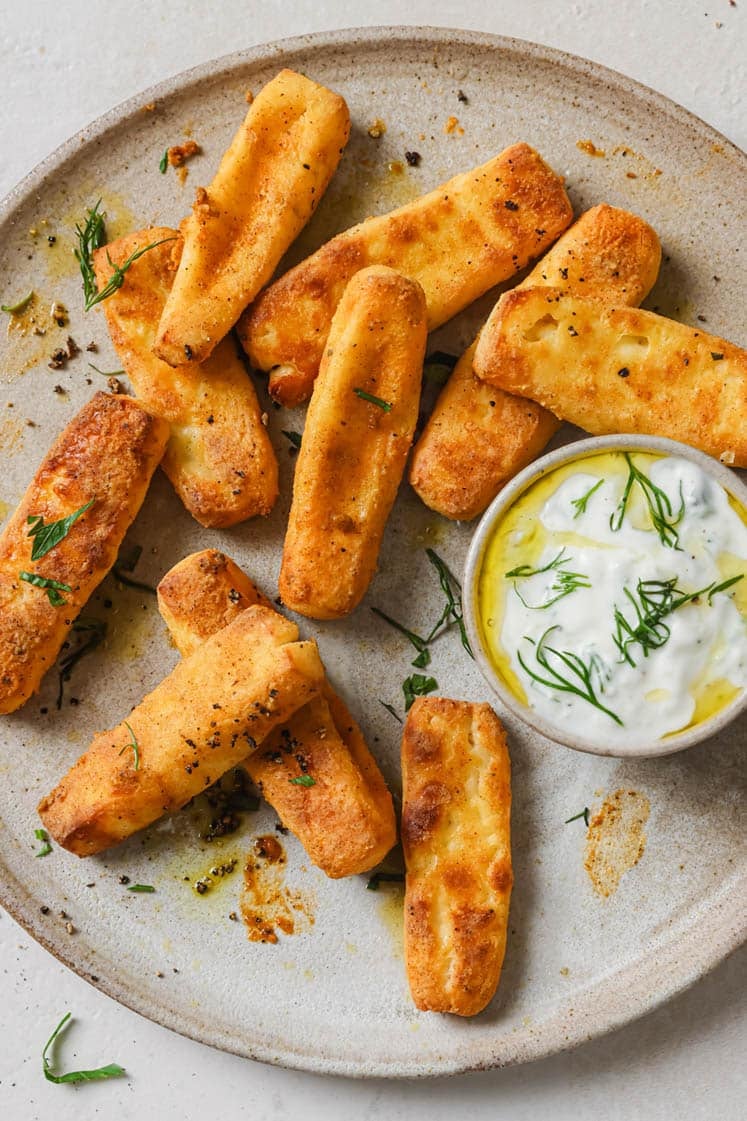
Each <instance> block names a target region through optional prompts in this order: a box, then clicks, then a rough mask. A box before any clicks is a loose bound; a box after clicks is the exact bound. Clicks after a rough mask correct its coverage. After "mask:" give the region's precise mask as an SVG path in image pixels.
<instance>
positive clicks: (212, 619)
mask: <svg viewBox="0 0 747 1121" xmlns="http://www.w3.org/2000/svg"><path fill="white" fill-rule="evenodd" d="M157 592H158V610H159V611H160V612H161V617H162V618H163V621H164V622H165V624H166V626H167V627H168V628H169V632H170V634H171V637H172V639H173V640H174V645H175V646H176V648H177V650H178V651H179V653H180V654H181V655H182V657H183V658H187V657H189V655H190V654H193V653H194V651H195V650H196V649H197V647H198V646H201V645H202V643H203V642H204V641H205V639H207V638H210V636H211V635H213V634H216V632H217V631H219V630H221V629H222V628H223V627H227V626H228V624H229V623H231V622H232V621H233V620H234V619H235V618H236V617H237V616H238V615H240V614H241V612H242V611H246V609H247V607H253V606H254V605H255V604H259V605H260V606H262V607H268V608H270V610H274V608H273V606H272V604H271V603H270V601H269V599H268V598H267V596H265V595H263V594H262V592H260V590H259V588H257V586H256V585H255V584H253V583H252V581H251V580H250V579H249V577H248V576H247V575H246V573H245V572H243V571H242V570H241V569H240V568H239V566H238V565H237V564H235V563H234V561H232V560H231V558H230V557H227V556H226V554H225V553H221V552H219V551H218V549H204V550H203V551H202V552H201V553H190V555H189V556H187V557H184V559H183V560H180V561H179V563H178V564H175V565H174V567H173V568H170V569H169V571H168V572H167V573H166V575H165V576H164V577H163V578H162V579H161V582H160V584H159V585H158V589H157Z"/></svg>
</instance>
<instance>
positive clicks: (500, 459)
mask: <svg viewBox="0 0 747 1121" xmlns="http://www.w3.org/2000/svg"><path fill="white" fill-rule="evenodd" d="M476 348H477V339H475V341H474V342H473V343H472V345H471V346H469V347H468V348H467V350H465V352H464V354H463V355H462V357H461V358H460V359H459V361H458V362H457V364H456V366H455V368H454V370H453V371H452V374H451V377H450V378H449V380H448V382H447V383H446V385H445V386H444V388H443V389H442V391H441V393H440V394H439V398H438V400H437V402H436V405H435V408H434V410H433V412H432V413H431V415H430V417H429V419H428V423H427V424H426V426H425V428H424V429H423V432H422V434H421V436H420V439H419V440H418V442H417V443H416V445H415V447H414V448H413V453H412V458H411V459H410V467H409V472H408V478H409V482H410V485H411V486H412V488H413V490H414V491H415V492H416V493H417V494H418V495H419V497H420V498H421V499H422V500H423V502H424V503H425V504H426V506H429V507H430V508H431V510H436V511H437V512H438V513H439V514H443V516H444V517H446V518H453V519H454V520H455V521H465V522H466V521H470V520H471V519H472V518H476V517H477V516H478V515H479V514H481V513H482V512H483V510H485V509H486V507H487V506H489V505H490V503H491V502H492V501H493V499H494V498H495V496H496V494H497V493H498V491H499V490H500V489H501V487H502V486H503V485H504V483H506V482H508V480H509V479H511V478H513V476H514V475H515V474H516V473H517V472H518V471H520V470H521V469H522V467H526V465H527V464H528V463H531V462H532V460H533V459H535V458H536V456H538V455H539V454H540V452H541V451H542V449H543V448H544V447H545V446H546V445H547V442H548V441H549V440H550V439H551V437H552V436H553V435H554V434H555V432H557V430H558V428H559V427H560V421H559V420H558V419H557V417H554V416H553V415H552V413H550V412H548V411H547V409H543V408H542V406H541V405H537V404H535V402H534V401H527V400H526V398H523V397H514V396H513V395H512V394H510V393H504V392H503V390H501V389H497V388H496V387H495V386H493V385H488V384H487V382H484V381H480V379H479V378H477V377H475V375H474V373H473V371H472V363H473V361H474V356H475V350H476Z"/></svg>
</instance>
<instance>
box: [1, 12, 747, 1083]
mask: <svg viewBox="0 0 747 1121" xmlns="http://www.w3.org/2000/svg"><path fill="white" fill-rule="evenodd" d="M407 41H412V42H414V43H417V44H418V45H419V46H420V47H422V46H423V45H427V44H429V43H433V45H434V46H438V45H441V44H448V45H453V44H454V43H455V42H459V43H460V44H464V45H470V44H471V45H478V46H480V47H482V48H485V47H488V48H493V49H495V50H496V51H498V52H503V53H505V52H510V53H512V54H516V55H519V56H520V57H521V58H523V59H525V60H528V61H530V62H537V61H539V62H542V63H547V62H552V63H555V64H557V65H558V66H559V67H561V68H565V69H566V70H571V71H573V72H575V73H576V74H578V75H579V76H580V77H581V78H584V79H587V80H588V79H591V80H593V81H595V82H599V81H602V82H604V83H606V84H608V85H611V86H615V87H617V88H618V89H621V90H622V91H623V92H624V93H626V94H627V95H628V96H632V97H634V98H636V99H637V100H639V101H641V100H642V101H643V102H645V103H647V104H648V105H649V106H650V107H651V108H652V109H653V110H654V111H655V112H657V113H661V112H663V113H665V114H666V115H667V116H668V117H669V118H673V119H674V121H675V122H676V123H677V124H679V125H680V126H681V127H682V126H685V127H687V128H688V129H690V130H692V131H694V132H696V133H697V134H699V135H700V136H701V137H702V138H703V139H704V140H707V141H710V142H711V143H714V144H719V145H721V146H722V154H725V155H728V156H730V158H731V159H733V160H736V161H737V162H738V163H741V164H743V165H744V168H745V169H747V153H745V152H744V151H742V149H740V148H739V147H738V146H737V145H736V144H735V143H734V142H733V141H731V140H730V139H729V138H728V137H726V136H724V135H723V134H721V133H720V132H719V131H718V130H717V129H716V128H714V127H713V126H712V125H710V124H708V123H707V122H706V121H704V120H702V119H701V118H700V117H698V116H697V115H696V114H695V113H693V112H691V111H690V110H689V109H686V108H684V107H683V106H681V105H679V104H677V102H675V101H673V100H672V99H671V98H669V97H667V96H666V95H664V94H661V93H659V92H657V91H656V90H653V89H652V88H651V87H649V86H647V85H645V84H644V83H642V82H639V81H638V80H637V79H634V78H630V77H628V76H627V75H625V74H622V73H620V72H619V71H616V70H613V69H611V68H609V67H607V66H605V65H603V64H602V63H598V62H595V61H593V60H591V59H587V58H584V57H583V56H581V55H576V54H572V53H570V52H567V51H563V50H560V49H558V48H555V47H550V46H545V45H543V44H540V43H535V42H532V41H530V40H525V39H519V38H514V37H509V36H502V35H495V34H492V33H489V32H483V31H475V30H468V29H461V28H450V27H438V26H422V25H419V26H408V25H391V26H388V25H381V26H374V27H364V28H357V27H349V28H341V29H337V30H335V31H319V32H313V33H309V34H305V35H296V36H292V37H289V38H284V39H276V40H272V41H270V42H268V43H260V44H256V45H255V46H253V47H248V48H243V49H240V50H237V51H233V52H229V53H227V54H224V55H220V56H218V57H217V58H214V59H209V60H207V61H205V62H202V63H199V64H197V65H196V66H193V67H189V68H188V69H186V70H181V71H178V72H177V73H175V74H172V75H169V76H168V77H167V78H164V79H162V80H161V81H159V82H157V83H155V84H154V85H152V86H149V87H147V88H146V89H144V90H142V91H140V92H138V93H135V94H133V95H131V96H130V97H128V98H126V99H125V100H123V101H121V102H119V103H118V104H117V105H115V106H113V107H112V108H111V109H108V110H107V111H106V112H105V113H103V114H101V115H100V116H98V117H96V118H95V119H94V120H93V121H91V122H89V123H88V124H87V125H85V126H84V127H83V128H81V129H79V130H78V131H77V132H76V133H74V134H73V135H72V136H70V137H69V138H68V139H66V140H65V141H63V142H62V143H61V144H60V145H58V146H57V147H56V148H55V149H54V150H53V151H52V152H51V153H50V154H49V155H48V156H46V157H45V158H44V159H43V160H42V161H41V162H40V163H38V164H37V165H36V166H35V167H34V168H32V169H31V170H30V171H29V172H28V173H27V174H26V175H25V176H23V177H22V178H21V179H20V180H19V181H18V183H16V184H15V186H13V187H12V188H11V190H10V191H9V192H8V193H7V194H6V195H5V197H4V198H3V199H2V200H1V201H0V224H4V223H5V222H7V221H8V220H11V219H12V217H13V214H14V212H15V211H16V209H18V208H19V207H20V206H22V205H23V204H24V203H25V202H26V201H27V200H28V199H29V197H30V196H31V195H32V194H33V192H34V191H36V190H37V189H38V188H39V187H40V186H41V185H42V183H43V182H44V180H45V179H46V178H47V177H48V176H49V175H50V173H52V172H53V171H55V170H56V169H58V168H59V167H60V166H61V165H63V164H64V163H65V162H66V161H67V160H68V159H69V158H70V157H71V156H73V155H74V154H75V153H76V152H77V151H79V150H80V148H81V147H82V146H83V145H84V144H86V145H88V144H91V143H95V142H97V141H101V140H102V139H103V138H104V137H105V136H106V134H107V133H108V132H109V131H110V130H111V129H114V128H117V127H119V126H120V125H122V123H123V122H124V121H125V120H126V119H128V118H130V117H134V115H135V114H136V113H137V112H140V111H141V110H142V108H143V106H144V105H146V104H148V103H149V102H151V101H158V100H159V99H161V98H165V97H170V96H173V95H175V94H178V93H180V92H183V91H184V90H186V89H188V88H189V87H191V86H194V85H195V84H196V83H197V82H199V81H200V80H202V79H212V78H215V77H216V76H217V75H218V74H220V73H224V74H230V73H231V72H235V71H238V70H240V69H242V68H243V67H249V66H252V65H256V64H258V63H265V62H266V63H270V62H272V60H273V57H275V58H277V60H278V64H279V65H282V64H283V63H284V60H286V59H288V57H289V56H294V55H298V54H299V53H302V52H303V53H307V54H309V55H311V56H313V55H316V54H319V53H326V52H329V51H330V50H334V49H335V48H344V47H350V46H351V45H352V43H353V42H356V43H357V44H359V45H360V46H361V48H362V49H366V50H371V49H373V48H376V49H379V48H381V47H382V46H389V45H390V44H391V43H392V42H398V43H400V44H401V43H403V42H407ZM285 64H288V63H285ZM309 65H310V66H312V65H313V58H311V59H310V61H309ZM694 750H697V748H695V749H694ZM2 867H3V871H4V872H5V878H4V883H3V887H2V891H0V896H1V897H0V905H2V906H3V908H4V909H5V910H6V912H7V913H8V914H9V915H10V916H11V918H13V919H14V920H15V921H16V922H17V923H18V924H19V925H20V926H21V927H22V928H23V929H24V930H26V932H27V933H28V934H29V935H30V936H31V937H32V938H33V939H34V940H35V941H36V942H37V943H39V944H40V945H41V946H42V947H43V948H44V949H45V950H47V951H48V952H49V953H50V954H52V955H53V956H54V957H55V958H56V959H57V960H58V961H59V962H61V963H62V964H63V965H65V966H66V967H67V968H69V969H70V970H72V972H74V973H76V974H77V975H78V976H79V977H81V978H82V979H83V980H84V981H86V982H87V983H88V984H90V985H92V987H93V988H96V989H98V991H100V992H103V993H105V994H106V995H107V996H109V997H111V998H112V999H113V1000H116V1001H117V1002H118V1003H119V1004H122V1005H124V1006H125V1007H126V1008H129V1009H130V1010H131V1011H134V1012H137V1013H139V1014H140V1015H142V1016H145V1017H146V1018H147V1019H150V1020H152V1021H153V1022H155V1023H158V1024H160V1025H161V1026H163V1027H166V1028H168V1029H170V1030H171V1031H175V1032H177V1033H178V1034H180V1035H183V1036H186V1037H187V1038H190V1039H194V1040H195V1041H197V1042H200V1043H204V1044H207V1045H208V1046H212V1047H215V1048H217V1049H219V1050H223V1051H228V1052H231V1053H233V1054H237V1055H240V1056H242V1057H244V1058H250V1059H254V1060H258V1061H262V1062H266V1063H271V1064H273V1065H277V1066H285V1067H290V1068H292V1069H297V1070H303V1071H308V1072H311V1073H317V1074H333V1075H339V1076H344V1077H355V1078H381V1077H386V1078H427V1077H434V1076H445V1075H451V1074H457V1073H466V1072H468V1071H475V1070H486V1069H490V1068H495V1067H501V1066H508V1065H514V1064H518V1063H522V1062H530V1061H534V1060H537V1059H540V1058H545V1057H549V1056H550V1055H553V1054H557V1053H558V1052H561V1051H565V1050H569V1049H570V1048H572V1047H576V1046H579V1045H580V1044H582V1043H585V1042H587V1041H589V1040H592V1039H595V1038H598V1037H600V1036H602V1035H605V1034H607V1033H608V1032H611V1031H614V1030H616V1029H617V1028H619V1027H622V1026H623V1025H624V1024H627V1023H630V1022H631V1021H633V1020H635V1019H638V1018H639V1017H641V1016H643V1015H645V1014H647V1013H648V1012H651V1011H653V1010H654V1009H655V1008H657V1007H659V1006H660V1005H661V1004H663V1003H665V1002H666V1001H667V1000H669V999H671V998H672V997H673V996H675V995H677V994H678V993H680V992H683V991H685V990H686V989H687V988H689V987H690V986H691V985H693V984H694V983H695V982H696V981H697V980H699V979H700V978H701V977H703V976H704V975H705V974H706V973H708V972H709V971H710V970H712V969H713V968H715V967H716V966H717V965H718V964H720V962H721V961H723V960H724V959H725V958H726V957H728V956H729V954H731V953H732V952H733V951H734V950H736V949H737V948H738V947H739V946H740V945H741V944H742V943H743V942H744V941H745V940H747V903H745V904H741V903H740V898H744V897H745V894H747V893H745V892H744V891H742V892H738V891H734V890H733V889H732V890H731V891H728V890H727V886H725V885H724V884H722V885H721V890H720V892H718V893H717V895H716V896H715V897H712V899H711V902H710V905H709V907H708V910H707V912H706V913H705V914H702V915H701V921H700V923H699V924H698V926H697V929H696V928H695V926H693V927H691V929H690V930H689V931H684V932H682V931H678V930H677V927H678V926H679V925H680V924H679V922H678V921H677V920H673V922H672V924H671V925H672V931H671V934H670V936H669V937H668V939H667V940H666V941H665V942H664V943H663V945H662V946H661V947H660V948H659V953H658V954H657V956H656V960H655V962H650V961H649V962H647V961H645V960H644V961H643V962H641V961H640V960H639V961H636V962H635V963H634V964H633V965H627V966H625V967H623V968H622V969H621V970H619V971H618V972H617V973H616V976H617V978H618V984H619V986H620V991H621V992H623V991H624V992H625V996H626V998H627V999H626V1000H625V1001H624V1002H620V1001H618V1002H617V1004H616V1005H615V1007H612V1006H611V1005H610V1002H609V1001H607V1006H606V1009H605V1019H604V1022H602V1023H598V1022H596V1023H595V1022H594V1019H593V1017H594V1011H595V1005H596V1002H597V995H598V991H599V990H600V988H602V987H603V986H605V985H606V984H607V983H608V982H607V981H606V980H605V979H604V978H603V979H601V980H599V981H597V982H596V983H595V984H594V985H592V986H590V987H589V988H587V989H584V990H582V991H581V993H580V995H579V996H578V998H577V999H576V1000H575V1004H574V1008H573V1010H572V1012H573V1015H572V1017H571V1019H570V1021H569V1018H568V1014H567V1010H565V1009H564V1008H561V1009H560V1010H559V1011H557V1012H555V1013H553V1014H552V1015H551V1016H549V1017H547V1018H546V1019H545V1020H544V1021H543V1024H542V1030H541V1031H539V1032H538V1031H536V1030H535V1029H534V1028H533V1027H532V1026H531V1024H529V1025H526V1026H524V1027H523V1028H522V1029H521V1030H520V1031H516V1032H515V1033H514V1034H513V1036H512V1038H511V1040H510V1042H509V1043H508V1045H507V1044H506V1041H505V1040H503V1041H501V1042H500V1043H498V1044H496V1043H492V1044H491V1043H490V1042H489V1041H488V1042H485V1043H483V1044H481V1049H482V1053H481V1057H480V1058H479V1059H478V1060H477V1061H473V1062H465V1061H464V1060H463V1058H460V1057H453V1058H451V1059H449V1058H445V1057H444V1056H439V1057H438V1060H437V1063H438V1065H437V1066H434V1065H431V1066H428V1065H422V1064H421V1065H419V1064H417V1062H416V1060H414V1059H413V1060H409V1061H407V1062H404V1063H402V1062H392V1061H382V1060H377V1061H375V1062H373V1063H371V1064H365V1065H362V1064H361V1063H360V1062H358V1061H355V1060H351V1059H340V1058H334V1057H332V1058H329V1057H327V1056H324V1055H321V1054H310V1053H308V1052H306V1051H303V1050H299V1049H296V1050H294V1049H293V1047H292V1046H288V1045H287V1044H284V1045H283V1049H282V1052H280V1049H279V1048H273V1047H272V1046H271V1045H270V1044H267V1043H263V1042H259V1043H256V1044H254V1045H250V1046H246V1044H245V1041H244V1042H243V1043H238V1042H236V1041H234V1040H233V1039H232V1038H228V1037H226V1034H225V1033H221V1032H214V1033H213V1034H212V1037H211V1032H210V1028H209V1026H207V1025H200V1024H199V1023H198V1022H194V1023H185V1022H184V1020H183V1018H181V1017H180V1016H179V1013H178V1012H176V1011H173V1012H172V1010H171V1009H170V1008H167V1007H164V1005H163V1004H159V1003H158V1002H157V1001H156V1000H155V999H154V998H152V997H150V995H149V994H148V993H147V992H146V991H145V990H142V991H140V992H137V991H136V990H134V989H133V987H132V985H129V986H128V985H127V984H123V983H122V981H121V979H120V978H119V977H118V976H117V975H116V974H110V975H109V976H107V977H106V978H105V979H104V980H97V981H96V982H94V981H92V980H91V975H90V973H89V974H87V973H86V972H85V966H86V964H87V962H86V954H85V953H83V954H80V952H79V953H78V955H77V958H76V957H75V956H74V955H73V954H72V953H71V952H69V951H68V947H70V950H72V946H71V944H70V940H69V939H68V940H67V941H65V940H63V938H62V937H61V936H60V937H59V941H56V940H55V939H54V938H53V937H50V935H49V934H48V932H47V931H45V930H43V929H42V925H41V923H40V922H39V920H38V916H36V902H37V901H36V900H34V899H33V897H32V894H31V892H30V890H29V889H28V888H26V886H25V885H24V884H22V883H21V882H19V881H18V879H17V878H16V877H15V876H14V875H13V874H12V873H11V872H10V870H9V869H7V868H6V867H5V866H4V864H3V865H2ZM739 882H740V883H742V884H743V886H747V876H746V875H744V874H742V875H741V877H740V879H739ZM66 951H68V952H66ZM631 973H632V974H634V975H633V976H628V975H630V974H631ZM662 977H665V978H666V982H665V983H664V984H662ZM626 980H627V981H629V984H628V985H627V987H626ZM654 981H655V982H656V983H655V986H654V989H653V991H651V990H649V989H648V987H647V986H648V983H649V982H650V983H652V985H653V982H654Z"/></svg>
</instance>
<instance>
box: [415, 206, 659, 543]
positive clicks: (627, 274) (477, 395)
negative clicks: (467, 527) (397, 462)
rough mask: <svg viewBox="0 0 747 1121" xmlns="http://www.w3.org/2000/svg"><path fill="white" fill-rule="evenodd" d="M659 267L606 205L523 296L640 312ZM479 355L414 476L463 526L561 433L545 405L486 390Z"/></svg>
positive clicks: (646, 231)
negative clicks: (547, 290) (546, 289)
mask: <svg viewBox="0 0 747 1121" xmlns="http://www.w3.org/2000/svg"><path fill="white" fill-rule="evenodd" d="M660 260H661V246H660V245H659V239H658V237H657V236H656V234H655V232H654V231H653V230H652V229H651V227H650V226H649V225H648V224H647V223H646V222H644V221H643V219H642V218H638V217H637V216H636V215H635V214H630V213H628V211H626V210H619V209H617V208H616V207H614V206H608V205H607V204H606V203H602V204H601V205H600V206H595V207H593V208H592V209H591V210H587V211H586V212H585V213H584V214H582V215H581V217H580V218H579V219H578V221H577V222H574V224H573V225H572V226H571V227H570V229H569V230H566V232H565V233H564V234H563V235H562V237H561V238H560V239H559V240H558V241H557V242H556V243H555V245H554V246H553V247H552V249H550V250H549V251H548V253H547V254H546V255H545V256H544V257H543V258H542V260H541V261H539V262H538V263H537V264H536V265H535V266H534V268H533V269H532V271H531V272H530V273H529V275H528V276H527V277H526V279H525V280H523V281H522V282H521V284H519V285H517V289H518V288H535V287H540V286H544V285H552V286H554V287H558V288H563V289H565V290H566V291H568V292H576V293H578V294H580V295H582V296H588V297H593V298H594V299H599V300H601V301H603V302H604V303H606V304H609V305H613V304H616V303H617V304H630V305H635V304H638V303H640V302H641V301H642V300H643V299H645V297H646V296H647V295H648V293H649V291H650V290H651V288H652V287H653V285H654V282H655V280H656V276H657V273H658V271H659V263H660ZM496 319H497V313H496V312H495V311H494V312H493V314H492V315H491V316H490V318H489V319H488V321H487V323H486V324H485V326H484V327H483V329H482V332H481V336H480V337H481V348H482V352H483V355H486V354H488V353H489V352H490V350H491V348H492V346H493V345H494V339H495V334H496V329H497V328H496ZM476 348H477V339H475V341H474V342H473V343H472V345H471V346H470V347H469V348H468V350H466V351H465V353H464V354H463V355H462V357H461V358H460V359H459V362H458V363H457V365H456V367H455V369H454V371H453V373H452V375H451V377H450V378H449V380H448V382H447V383H446V385H445V386H444V388H443V390H442V391H441V394H440V395H439V398H438V401H437V402H436V406H435V408H434V410H433V412H432V413H431V416H430V418H429V420H428V423H427V424H426V426H425V428H424V430H423V433H422V435H421V436H420V439H419V440H418V442H417V443H416V445H415V447H414V449H413V454H412V458H411V460H410V468H409V481H410V484H411V485H412V487H413V489H414V490H415V491H416V492H417V494H418V495H419V496H420V497H421V498H422V500H423V502H424V503H425V504H426V506H430V508H431V509H432V510H436V511H437V512H438V513H439V514H443V515H444V517H446V518H454V519H456V520H458V521H469V520H470V519H471V518H476V517H477V516H478V515H479V514H481V513H482V512H483V510H485V508H486V507H487V506H488V505H489V504H490V503H491V502H492V500H493V499H494V498H495V496H496V494H497V493H498V491H499V490H500V489H501V487H502V486H503V485H504V483H506V482H508V480H509V479H511V478H513V476H514V475H516V474H517V473H518V472H519V471H521V469H522V468H523V467H526V466H527V464H528V463H531V462H532V460H533V459H535V458H536V456H538V455H539V453H540V452H541V451H542V449H543V448H544V447H545V445H546V444H547V442H548V440H549V439H550V438H551V436H553V435H554V433H555V432H556V431H557V429H558V428H559V427H560V421H559V420H558V419H557V418H556V417H555V416H553V414H552V413H550V412H548V411H547V409H543V408H542V406H541V405H537V404H536V403H535V402H534V401H528V400H526V398H523V397H515V396H513V395H512V394H510V393H505V392H503V391H502V390H500V389H497V388H496V387H495V386H494V385H488V384H487V383H486V382H484V381H481V379H480V378H478V377H477V376H476V375H475V373H474V371H473V369H472V364H473V362H474V357H475V350H476ZM484 360H485V359H484Z"/></svg>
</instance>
